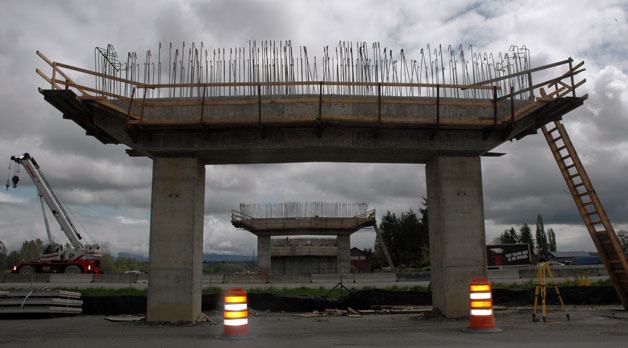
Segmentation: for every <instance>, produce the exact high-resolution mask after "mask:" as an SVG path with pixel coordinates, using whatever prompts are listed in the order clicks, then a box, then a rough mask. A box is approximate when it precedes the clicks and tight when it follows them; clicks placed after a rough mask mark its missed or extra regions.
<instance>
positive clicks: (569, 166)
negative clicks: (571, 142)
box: [565, 164, 576, 170]
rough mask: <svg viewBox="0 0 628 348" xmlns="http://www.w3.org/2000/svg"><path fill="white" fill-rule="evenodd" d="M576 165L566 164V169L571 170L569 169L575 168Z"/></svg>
mask: <svg viewBox="0 0 628 348" xmlns="http://www.w3.org/2000/svg"><path fill="white" fill-rule="evenodd" d="M575 166H576V165H575V164H570V165H568V166H566V167H565V169H567V170H569V169H571V168H573V167H575Z"/></svg>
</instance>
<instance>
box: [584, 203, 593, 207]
mask: <svg viewBox="0 0 628 348" xmlns="http://www.w3.org/2000/svg"><path fill="white" fill-rule="evenodd" d="M582 205H583V206H585V207H586V206H588V205H593V202H586V203H582Z"/></svg>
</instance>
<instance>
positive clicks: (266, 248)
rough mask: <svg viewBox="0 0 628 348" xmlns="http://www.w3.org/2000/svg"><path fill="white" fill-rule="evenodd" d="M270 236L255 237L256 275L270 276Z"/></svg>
mask: <svg viewBox="0 0 628 348" xmlns="http://www.w3.org/2000/svg"><path fill="white" fill-rule="evenodd" d="M270 256H271V253H270V236H269V235H265V236H264V235H263V236H257V273H259V274H260V275H263V276H266V277H268V276H270V272H271V269H270Z"/></svg>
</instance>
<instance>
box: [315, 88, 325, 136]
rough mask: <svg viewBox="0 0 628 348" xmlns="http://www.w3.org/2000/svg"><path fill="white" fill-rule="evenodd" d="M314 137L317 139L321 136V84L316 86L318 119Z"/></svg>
mask: <svg viewBox="0 0 628 348" xmlns="http://www.w3.org/2000/svg"><path fill="white" fill-rule="evenodd" d="M316 136H317V137H318V138H320V137H322V136H323V82H322V81H321V82H319V84H318V119H317V128H316Z"/></svg>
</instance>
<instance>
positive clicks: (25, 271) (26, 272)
mask: <svg viewBox="0 0 628 348" xmlns="http://www.w3.org/2000/svg"><path fill="white" fill-rule="evenodd" d="M35 273H37V269H35V267H33V266H24V267H22V268H20V274H24V275H31V274H35Z"/></svg>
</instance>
